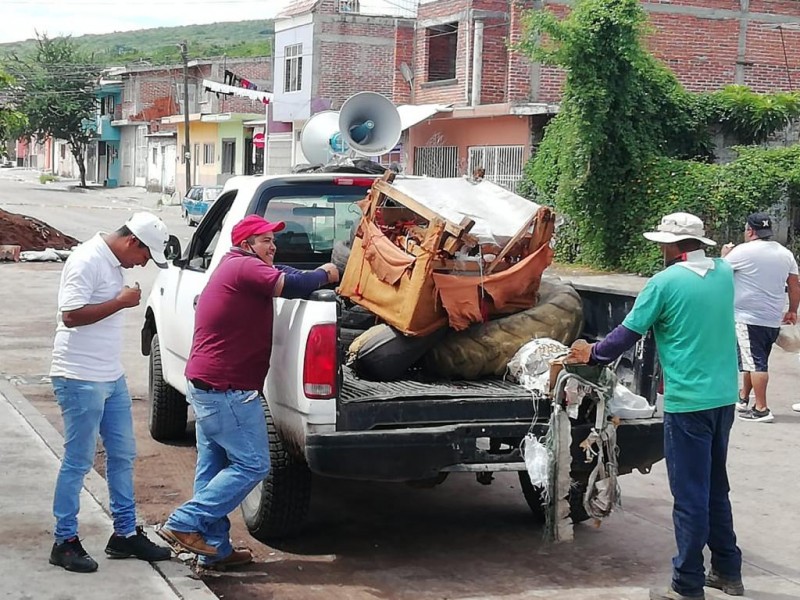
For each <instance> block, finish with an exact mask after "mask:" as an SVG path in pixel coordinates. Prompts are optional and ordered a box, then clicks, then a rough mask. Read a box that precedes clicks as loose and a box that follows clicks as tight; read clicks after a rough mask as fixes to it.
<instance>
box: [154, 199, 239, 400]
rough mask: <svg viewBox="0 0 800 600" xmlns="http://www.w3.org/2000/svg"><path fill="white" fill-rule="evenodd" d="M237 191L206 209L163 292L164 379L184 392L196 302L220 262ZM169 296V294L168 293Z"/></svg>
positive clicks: (225, 246) (226, 245) (225, 245)
mask: <svg viewBox="0 0 800 600" xmlns="http://www.w3.org/2000/svg"><path fill="white" fill-rule="evenodd" d="M235 197H236V191H231V192H228V193H226V194H224V195H222V196H220V198H219V199H218V200H217V201H216V202H215V203H214V204H213V205H212V207H211V209H209V212H208V215H207V216H206V218H205V219H203V221H202V223H201V224H200V225H199V226H198V228H197V231H196V232H195V234H194V235H193V236H192V240H191V242H190V243H189V249H188V250H187V252H186V254H185V255H184V257H183V261H184V264H183V267H182V268H181V269H180V272H179V273H178V274H177V277H175V278H173V279H172V280H171V281H175V285H176V288H175V290H174V291H172V290H165V291H164V295H165V297H166V298H170V299H171V301H172V304H171V305H168V306H164V307H163V308H164V314H163V317H164V318H163V319H162V324H161V327H162V328H163V330H164V332H165V335H164V340H165V341H167V344H165V345H164V346H162V360H163V361H164V364H165V368H164V375H165V378H166V379H167V381H168V382H169V384H170V385H172V386H173V387H175V388H176V389H178V390H182V391H185V389H186V381H185V379H184V375H183V373H184V370H185V368H186V362H187V361H188V360H189V352H190V351H191V349H192V337H193V335H194V311H195V307H196V306H197V300H198V298H199V296H200V293H201V292H202V291H203V288H204V287H205V286H206V283H207V282H208V278H209V276H210V274H211V270H212V269H213V267H214V266H216V264H217V263H218V262H219V260H216V261H213V263H212V259H213V258H214V254H215V251H216V250H217V245H218V242H219V240H220V238H221V230H222V225H223V221H224V219H225V216H226V215H227V214H228V211H229V210H230V208H231V205H232V203H233V200H234V198H235ZM228 246H229V244H223V245H222V246H221V247H220V248H219V251H220V252H223V251H224V250H225V249H226V248H227V247H228ZM170 292H172V293H170Z"/></svg>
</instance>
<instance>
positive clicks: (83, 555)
mask: <svg viewBox="0 0 800 600" xmlns="http://www.w3.org/2000/svg"><path fill="white" fill-rule="evenodd" d="M50 564H51V565H56V566H57V567H64V568H65V569H66V570H67V571H74V572H75V573H93V572H94V571H97V563H96V562H95V560H94V559H93V558H92V557H91V556H89V553H88V552H86V550H84V549H83V546H82V545H81V541H80V540H79V539H78V538H77V536H76V537H73V538H70V539H68V540H66V541H64V542H61V543H60V544H53V549H52V550H51V551H50Z"/></svg>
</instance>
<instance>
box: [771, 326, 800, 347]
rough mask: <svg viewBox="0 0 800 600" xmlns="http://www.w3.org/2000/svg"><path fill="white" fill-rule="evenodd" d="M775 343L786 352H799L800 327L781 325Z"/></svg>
mask: <svg viewBox="0 0 800 600" xmlns="http://www.w3.org/2000/svg"><path fill="white" fill-rule="evenodd" d="M775 343H776V344H777V345H778V346H780V347H781V348H782V349H783V350H785V351H786V352H800V326H797V325H781V332H780V333H779V334H778V339H777V340H775Z"/></svg>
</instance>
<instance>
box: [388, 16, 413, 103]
mask: <svg viewBox="0 0 800 600" xmlns="http://www.w3.org/2000/svg"><path fill="white" fill-rule="evenodd" d="M404 63H405V64H406V65H408V67H409V68H410V69H412V71H413V67H414V27H413V25H412V24H410V23H409V24H408V26H404V27H398V28H397V29H395V34H394V88H393V90H392V97H393V99H394V102H395V104H410V103H411V86H412V85H413V82H412V83H409V82H407V81H406V80H405V79H404V78H403V72H402V70H401V67H402V65H403V64H404Z"/></svg>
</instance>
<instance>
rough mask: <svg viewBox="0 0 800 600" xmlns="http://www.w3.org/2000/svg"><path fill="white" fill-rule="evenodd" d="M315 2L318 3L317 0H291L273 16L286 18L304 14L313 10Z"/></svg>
mask: <svg viewBox="0 0 800 600" xmlns="http://www.w3.org/2000/svg"><path fill="white" fill-rule="evenodd" d="M317 4H319V0H292V2H291V3H290V4H289V6H287V7H286V8H284V9H283V10H282V11H281V12H279V13H278V14H277V15H276V16H275V18H276V19H288V18H290V17H296V16H298V15H304V14H306V13H310V12H313V11H314V9H315V8H317Z"/></svg>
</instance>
